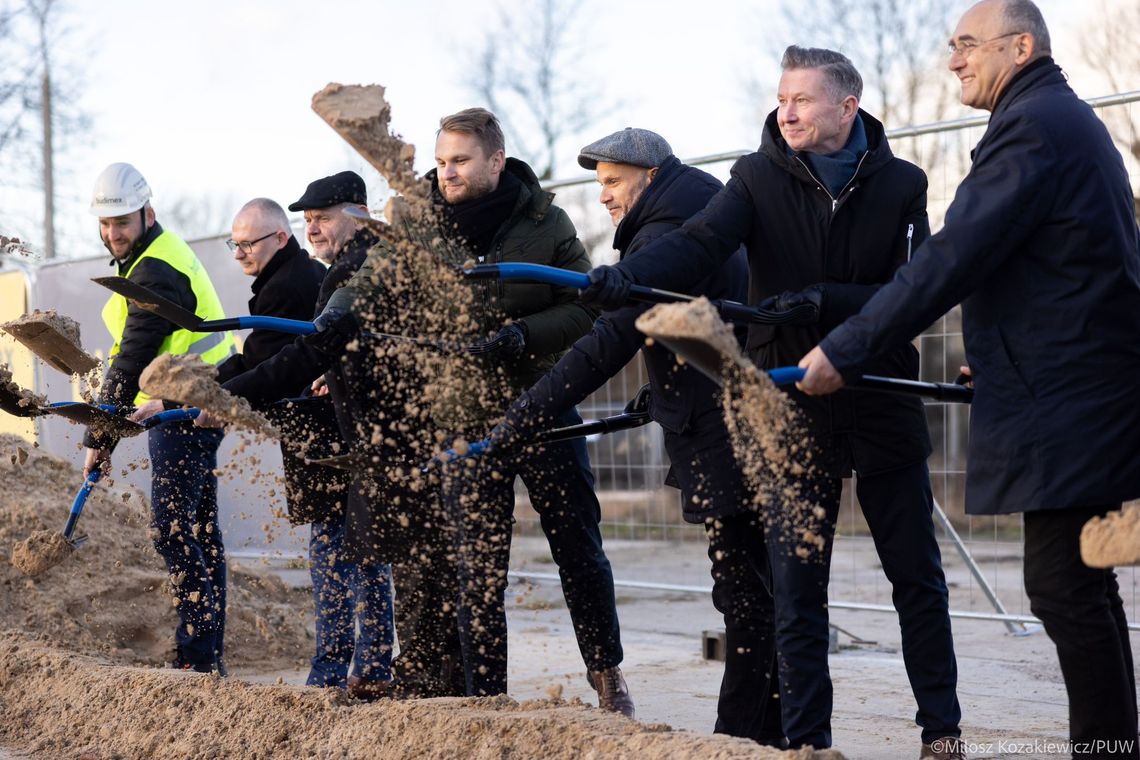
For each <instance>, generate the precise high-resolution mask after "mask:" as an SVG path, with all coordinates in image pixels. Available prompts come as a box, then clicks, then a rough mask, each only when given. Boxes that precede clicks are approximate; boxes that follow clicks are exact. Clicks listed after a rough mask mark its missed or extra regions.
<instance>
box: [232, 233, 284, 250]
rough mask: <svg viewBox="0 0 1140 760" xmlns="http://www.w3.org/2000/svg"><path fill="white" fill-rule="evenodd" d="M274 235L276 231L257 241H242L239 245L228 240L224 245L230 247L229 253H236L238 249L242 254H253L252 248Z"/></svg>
mask: <svg viewBox="0 0 1140 760" xmlns="http://www.w3.org/2000/svg"><path fill="white" fill-rule="evenodd" d="M276 234H277V230H274V231H273V232H270V233H269V234H268V235H262V236H261V237H259V238H258V239H257V240H249V241H245V240H243V241H241V242H240V243H239V242H238V241H236V240H234V239H233V238H230V239H229V240H227V241H226V245H228V246H229V247H230V250H231V251H236V250H237V249H238V248H240V249H241V250H242V252H243V253H253V247H254V246H255V245H257V244H258V243H260V242H261V241H262V240H265V238H269V237H273V236H274V235H276Z"/></svg>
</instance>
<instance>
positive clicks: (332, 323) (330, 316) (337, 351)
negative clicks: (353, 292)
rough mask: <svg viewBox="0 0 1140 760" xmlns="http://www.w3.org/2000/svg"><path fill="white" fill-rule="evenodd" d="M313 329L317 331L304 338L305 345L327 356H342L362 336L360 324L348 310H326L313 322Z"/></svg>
mask: <svg viewBox="0 0 1140 760" xmlns="http://www.w3.org/2000/svg"><path fill="white" fill-rule="evenodd" d="M313 327H315V328H316V331H315V332H313V333H311V334H309V335H306V336H305V337H304V341H305V344H306V345H308V346H309V347H311V348H313V349H315V350H317V351H320V352H321V353H322V354H325V355H326V356H340V355H341V354H343V353H344V349H345V346H347V345H348V344H349V342H350V341H352V340H354V339H355V338H356V337H357V336H359V335H360V322H358V321H357V319H356V316H355V315H354V314H353V313H352V312H351V311H349V310H348V309H336V308H330V309H325V310H324V311H323V312H321V314H320V316H318V317H317V318H316V319H314V320H313Z"/></svg>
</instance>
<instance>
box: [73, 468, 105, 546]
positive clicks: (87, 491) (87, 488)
mask: <svg viewBox="0 0 1140 760" xmlns="http://www.w3.org/2000/svg"><path fill="white" fill-rule="evenodd" d="M100 475H102V472H100V470H99V468H98V467H96V468H95V469H94V470H92V471H91V472H90V473H89V474H88V475H87V479H86V480H84V481H83V485H82V486H80V487H79V493H77V494H75V501H73V502H72V503H71V513H70V514H68V516H67V525H65V526H64V527H63V537H64V538H65V539H67V540H68V541H70V540H71V534H72V533H74V532H75V525H76V523H78V522H79V515H81V514H82V513H83V505H84V504H86V503H87V497H88V496H90V495H91V490H92V489H93V488H95V484H96V483H97V482H98V481H99V476H100Z"/></svg>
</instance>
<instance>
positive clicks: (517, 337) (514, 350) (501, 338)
mask: <svg viewBox="0 0 1140 760" xmlns="http://www.w3.org/2000/svg"><path fill="white" fill-rule="evenodd" d="M525 349H526V330H524V329H523V327H522V325H520V324H518V323H517V322H516V323H514V324H509V325H507V326H506V327H504V328H503V329H502V330H499V332H498V333H496V334H495V337H494V338H491V339H490V340H488V341H485V342H483V343H476V344H474V345H472V346H468V348H467V351H468V352H469V353H472V354H482V355H484V356H498V357H502V358H504V359H517V358H518V357H519V356H521V355H522V352H523V351H524V350H525Z"/></svg>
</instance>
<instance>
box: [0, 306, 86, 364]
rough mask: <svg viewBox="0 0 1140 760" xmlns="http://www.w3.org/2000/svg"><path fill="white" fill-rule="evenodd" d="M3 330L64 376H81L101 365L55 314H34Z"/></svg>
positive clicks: (8, 324) (12, 323) (0, 327)
mask: <svg viewBox="0 0 1140 760" xmlns="http://www.w3.org/2000/svg"><path fill="white" fill-rule="evenodd" d="M0 329H3V330H4V332H6V333H8V334H9V335H11V336H12V337H13V338H15V339H16V340H18V341H20V343H23V344H24V346H25V347H27V349H28V350H29V351H31V352H32V353H33V354H35V355H36V356H38V357H40V359H42V360H43V361H44V363H45V364H47V365H48V366H50V367H52V368H54V369H57V370H59V371H60V372H62V373H64V374H65V375H82V374H84V373H85V372H90V371H91V370H93V369H95V367H97V366H99V360H98V359H96V358H95V357H93V356H91V355H90V354H88V353H87V352H86V351H84V350H83V348H82V347H81V346H79V345H78V344H77V343H78V341H77V339H76V338H74V337H73V336H72V335H68V334H67V331H66V329H60V317H58V316H56V315H55V314H54V312H48V313H43V312H33V313H32V314H27V315H25V316H23V317H21V318H20V319H17V320H14V321H12V322H6V323H4V324H3V325H0Z"/></svg>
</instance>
